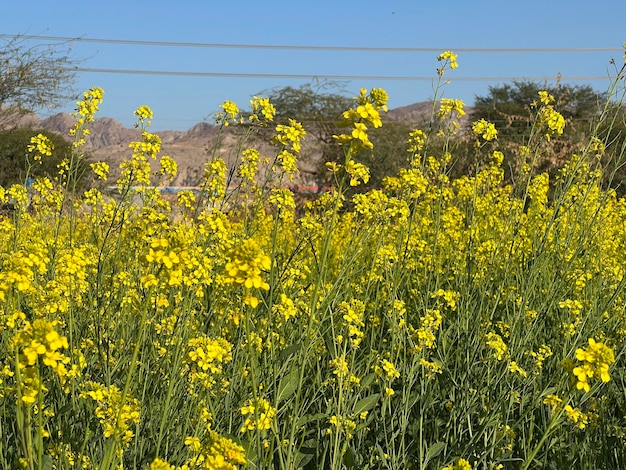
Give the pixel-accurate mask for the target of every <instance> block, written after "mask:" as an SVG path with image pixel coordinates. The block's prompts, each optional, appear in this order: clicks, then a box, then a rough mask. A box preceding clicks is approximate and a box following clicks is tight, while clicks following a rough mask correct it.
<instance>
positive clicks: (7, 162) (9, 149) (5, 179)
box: [0, 128, 72, 188]
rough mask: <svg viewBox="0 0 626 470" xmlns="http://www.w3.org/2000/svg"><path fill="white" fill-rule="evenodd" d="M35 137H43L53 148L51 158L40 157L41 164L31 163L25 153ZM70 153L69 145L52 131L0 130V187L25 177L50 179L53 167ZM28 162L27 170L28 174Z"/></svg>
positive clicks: (30, 159)
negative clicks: (45, 177)
mask: <svg viewBox="0 0 626 470" xmlns="http://www.w3.org/2000/svg"><path fill="white" fill-rule="evenodd" d="M37 134H43V135H45V136H46V137H48V138H49V139H50V141H51V142H52V144H53V145H54V151H53V152H52V156H50V157H44V158H43V159H42V160H41V163H38V162H34V161H33V160H32V156H29V154H28V150H27V148H28V146H29V145H30V144H31V141H30V139H31V138H32V137H33V136H36V135H37ZM71 151H72V144H70V143H69V142H67V141H66V140H65V139H64V138H63V136H62V135H60V134H56V133H54V132H49V131H42V130H35V129H23V128H22V129H11V130H6V131H0V186H3V187H5V188H6V187H7V186H10V185H11V184H15V183H22V184H23V183H25V182H26V177H27V176H28V177H31V178H36V177H38V176H49V177H54V176H55V175H56V174H57V171H58V169H57V165H58V164H59V162H60V161H61V160H62V159H64V158H66V157H69V155H70V152H71ZM29 162H30V167H31V169H30V171H29V172H28V171H27V170H28V167H29ZM27 172H28V175H27Z"/></svg>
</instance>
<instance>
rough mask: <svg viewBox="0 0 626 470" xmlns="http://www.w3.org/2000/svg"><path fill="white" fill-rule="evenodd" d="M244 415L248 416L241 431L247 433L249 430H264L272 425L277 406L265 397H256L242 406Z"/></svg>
mask: <svg viewBox="0 0 626 470" xmlns="http://www.w3.org/2000/svg"><path fill="white" fill-rule="evenodd" d="M240 411H241V414H242V416H244V417H246V418H245V421H244V423H243V425H242V426H241V430H240V432H242V433H245V432H247V431H254V430H255V429H258V430H259V431H264V430H266V429H270V428H271V427H272V422H273V420H274V417H275V416H276V408H274V407H273V406H271V405H270V403H269V402H268V401H267V400H265V399H264V398H254V399H252V400H248V401H247V402H246V403H245V404H244V406H242V407H241V410H240Z"/></svg>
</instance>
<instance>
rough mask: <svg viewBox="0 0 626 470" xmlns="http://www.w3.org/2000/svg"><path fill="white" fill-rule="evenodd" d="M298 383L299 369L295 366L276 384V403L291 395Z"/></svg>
mask: <svg viewBox="0 0 626 470" xmlns="http://www.w3.org/2000/svg"><path fill="white" fill-rule="evenodd" d="M299 384H300V371H299V370H298V368H297V367H294V368H293V369H291V371H289V374H287V375H286V376H284V377H283V378H282V379H280V383H279V384H278V396H277V397H276V401H277V402H278V403H280V402H282V401H284V400H286V399H287V398H289V397H291V395H293V394H294V392H295V391H296V390H297V389H298V385H299Z"/></svg>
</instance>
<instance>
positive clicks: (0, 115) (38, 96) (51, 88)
mask: <svg viewBox="0 0 626 470" xmlns="http://www.w3.org/2000/svg"><path fill="white" fill-rule="evenodd" d="M0 39H2V42H0V129H7V128H14V127H17V126H18V125H19V122H20V118H21V117H22V116H24V115H25V114H29V113H32V112H34V111H36V110H39V109H46V108H47V109H54V108H56V107H57V106H58V105H59V104H61V103H64V102H66V101H67V100H68V99H71V98H73V93H72V84H73V82H74V77H75V72H74V70H73V69H74V66H75V65H76V63H77V62H78V61H77V60H76V59H73V58H72V57H71V56H70V52H71V48H70V43H59V44H37V45H31V43H30V42H29V40H28V37H27V36H7V35H3V36H0Z"/></svg>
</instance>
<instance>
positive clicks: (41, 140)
mask: <svg viewBox="0 0 626 470" xmlns="http://www.w3.org/2000/svg"><path fill="white" fill-rule="evenodd" d="M53 150H54V144H53V143H52V141H51V140H50V139H49V138H48V137H47V136H45V135H43V134H37V135H35V136H33V137H31V138H30V145H29V146H28V151H29V152H31V153H34V154H35V156H34V157H33V159H34V160H35V161H36V162H39V163H41V158H42V157H50V156H52V151H53Z"/></svg>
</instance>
